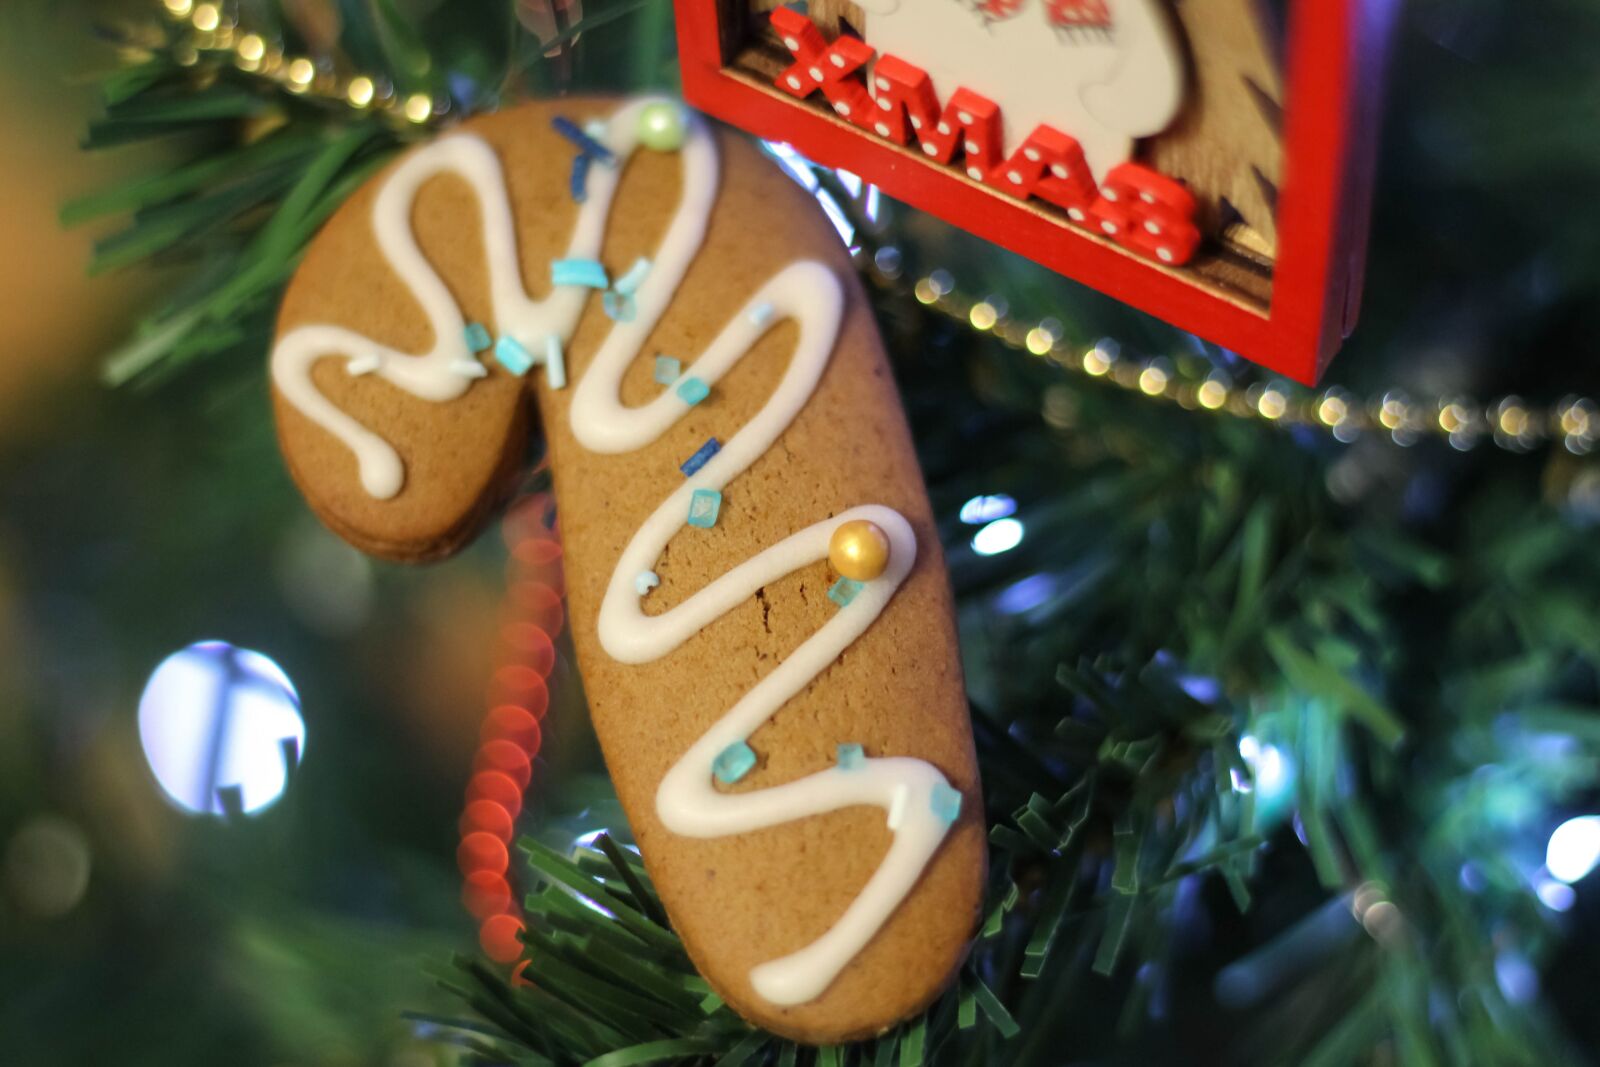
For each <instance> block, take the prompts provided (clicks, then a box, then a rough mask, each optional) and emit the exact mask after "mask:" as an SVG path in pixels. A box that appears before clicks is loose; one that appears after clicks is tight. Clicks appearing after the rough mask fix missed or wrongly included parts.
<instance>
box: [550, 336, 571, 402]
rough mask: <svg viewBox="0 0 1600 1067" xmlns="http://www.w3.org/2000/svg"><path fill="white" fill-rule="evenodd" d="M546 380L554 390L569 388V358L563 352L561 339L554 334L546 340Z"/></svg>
mask: <svg viewBox="0 0 1600 1067" xmlns="http://www.w3.org/2000/svg"><path fill="white" fill-rule="evenodd" d="M544 378H545V381H547V382H549V383H550V388H552V389H565V388H566V387H567V357H566V356H565V355H563V354H562V352H561V338H559V337H557V336H556V335H555V334H553V333H552V334H547V335H546V336H545V339H544Z"/></svg>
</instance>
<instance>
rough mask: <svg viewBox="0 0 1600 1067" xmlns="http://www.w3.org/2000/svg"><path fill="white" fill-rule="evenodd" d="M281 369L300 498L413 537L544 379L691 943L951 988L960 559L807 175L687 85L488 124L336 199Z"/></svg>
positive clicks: (861, 984)
mask: <svg viewBox="0 0 1600 1067" xmlns="http://www.w3.org/2000/svg"><path fill="white" fill-rule="evenodd" d="M272 379H273V384H274V407H275V410H276V413H277V418H278V427H279V438H280V441H281V444H282V447H283V452H284V456H285V458H286V460H287V462H288V465H289V468H290V470H291V472H292V473H293V475H294V478H295V480H296V482H297V483H298V484H299V485H300V487H301V489H302V490H303V491H304V493H305V495H306V498H307V499H308V500H309V501H310V503H311V505H312V507H313V508H314V509H315V510H316V512H317V513H318V514H319V515H320V516H321V517H322V518H323V520H324V521H326V522H327V523H328V524H329V525H330V526H331V527H332V528H333V529H335V530H336V531H338V532H339V533H340V534H342V535H343V536H344V537H346V538H347V539H349V540H350V541H351V542H353V543H354V544H356V545H358V546H360V547H362V548H365V549H367V550H369V551H372V552H375V553H378V554H381V555H385V556H389V557H392V558H398V559H426V558H432V557H436V556H440V555H443V554H447V553H448V552H450V551H452V550H454V549H455V548H457V547H459V546H460V545H462V544H463V543H465V541H466V540H467V539H468V538H470V537H471V536H472V534H473V533H474V532H475V531H476V530H477V529H478V528H479V526H480V525H481V524H482V523H483V521H484V520H485V518H486V516H487V515H488V514H489V512H490V510H491V509H492V508H493V507H494V505H495V504H496V503H497V502H498V501H499V500H500V499H501V498H502V496H503V494H504V493H505V492H506V491H507V487H508V484H509V482H510V480H511V478H512V476H513V475H514V474H515V472H516V469H517V467H518V465H519V464H520V462H521V460H522V458H523V451H524V448H525V444H526V437H527V435H528V434H529V432H530V428H531V426H532V423H533V421H534V420H533V417H532V410H531V409H532V408H533V407H534V406H535V405H536V407H537V417H538V422H539V424H540V426H541V427H542V431H543V434H544V436H545V438H546V440H547V443H548V448H549V453H550V459H551V467H552V472H553V476H554V488H555V494H556V499H557V504H558V507H559V514H560V517H561V531H562V538H563V549H564V553H565V558H566V582H567V592H568V598H569V607H570V614H571V621H572V626H571V629H572V634H573V640H574V643H575V646H576V650H577V657H578V664H579V668H580V670H581V671H582V674H583V677H584V683H585V689H586V692H587V694H588V697H589V701H590V705H591V709H592V714H593V717H594V723H595V728H596V731H597V733H598V735H599V738H600V741H601V745H602V747H603V749H604V751H605V756H606V762H607V764H608V766H609V768H610V770H611V773H612V776H613V778H614V780H615V782H616V787H617V791H618V795H619V796H620V797H621V799H622V802H623V804H624V807H625V809H626V810H627V812H628V816H629V819H630V821H631V824H632V829H633V832H634V834H635V836H636V838H637V840H638V842H639V844H640V847H641V851H642V854H643V856H644V859H645V863H646V865H647V867H648V869H649V871H650V873H651V876H652V878H653V880H654V882H655V884H656V887H657V889H658V890H659V892H660V894H661V898H662V900H663V902H664V903H665V904H666V906H667V910H668V913H669V915H670V917H671V920H672V923H673V925H674V927H675V929H676V930H677V931H678V932H679V934H680V935H681V936H682V938H683V941H684V943H685V945H686V946H687V947H688V950H689V952H690V954H691V955H692V957H693V958H694V960H695V962H696V965H697V966H698V967H699V968H700V970H701V972H702V973H703V974H704V975H705V977H706V979H707V980H708V981H709V982H710V983H711V985H712V986H713V987H714V988H715V989H716V990H717V992H718V993H719V994H720V995H721V996H722V997H723V998H724V999H725V1000H726V1001H727V1002H728V1003H729V1004H731V1005H732V1006H733V1007H735V1008H736V1009H737V1010H738V1011H739V1012H740V1013H741V1014H743V1015H744V1016H745V1017H746V1018H748V1019H750V1020H752V1021H753V1022H755V1023H757V1024H759V1025H761V1026H764V1027H767V1028H769V1029H771V1030H773V1031H776V1032H778V1033H781V1034H784V1035H788V1036H791V1037H795V1038H798V1039H801V1040H805V1041H812V1042H818V1043H824V1042H827V1043H831V1042H837V1041H842V1040H847V1039H854V1038H862V1037H868V1036H871V1035H873V1034H876V1033H878V1032H881V1031H882V1030H884V1029H886V1028H887V1027H889V1026H891V1025H892V1024H894V1023H895V1022H897V1021H899V1020H900V1019H903V1018H906V1017H907V1016H909V1015H912V1014H914V1013H915V1012H917V1011H918V1010H920V1009H921V1008H922V1007H924V1006H925V1005H926V1004H927V1003H928V1002H929V1001H930V1000H932V999H933V997H935V996H936V995H937V994H938V993H939V991H940V990H941V989H943V988H944V987H945V985H946V984H947V983H948V982H949V980H950V979H951V978H952V976H953V975H954V973H955V971H956V969H957V967H958V966H959V965H960V963H961V960H962V958H963V957H964V955H965V953H966V950H967V946H968V944H969V941H970V939H971V937H972V935H973V932H974V929H975V925H976V922H977V919H978V911H979V904H980V896H981V891H982V883H983V880H984V879H983V873H984V838H983V820H982V811H981V807H980V798H979V792H978V776H977V767H976V762H975V758H974V755H973V749H972V738H971V732H970V726H969V724H968V721H967V709H966V701H965V697H964V695H963V688H962V683H961V670H960V663H959V659H958V655H957V648H956V639H955V628H954V623H953V616H952V609H951V600H950V591H949V587H948V583H947V581H946V578H945V574H944V567H943V561H942V559H941V556H940V551H939V544H938V540H937V538H936V535H935V531H934V526H933V520H932V516H931V513H930V509H929V505H928V501H927V497H926V493H925V491H924V489H923V488H922V483H921V477H920V472H919V470H918V467H917V462H916V457H915V454H914V452H913V451H912V447H911V442H910V438H909V434H908V432H907V429H906V425H905V419H904V416H903V414H902V412H901V410H900V406H899V401H898V398H897V396H896V393H895V389H894V385H893V382H892V380H891V378H890V374H889V370H888V367H887V365H886V362H885V359H884V355H883V352H882V347H881V344H880V341H879V339H878V336H877V332H876V328H875V326H874V324H873V321H872V317H871V314H870V311H869V309H868V307H867V306H866V302H865V299H864V296H863V294H862V292H861V290H860V286H859V284H858V282H857V281H856V280H855V277H854V274H853V272H852V270H851V266H850V262H849V259H848V256H847V255H846V253H845V251H844V249H843V248H841V247H840V245H839V242H838V239H837V237H836V235H835V234H834V233H833V231H832V229H831V227H830V225H829V223H828V222H827V220H826V219H825V218H824V217H823V216H822V214H821V212H820V211H819V210H818V209H817V206H816V204H815V203H814V202H813V201H812V200H811V199H810V197H809V196H808V195H807V194H806V193H805V192H804V190H802V189H800V188H799V187H798V186H796V185H794V184H793V183H791V182H789V181H788V180H787V179H786V178H784V177H783V176H782V175H781V174H780V173H779V172H778V170H777V169H776V168H775V167H774V166H772V165H771V164H770V163H769V162H768V161H767V160H766V159H765V158H763V157H762V155H761V153H760V152H759V151H758V150H757V149H756V148H755V147H754V146H753V145H751V144H750V143H749V142H747V141H744V140H742V139H739V138H736V137H731V136H728V135H726V134H722V133H719V132H717V131H715V130H713V129H712V128H710V127H709V126H708V125H707V124H706V123H704V122H703V121H702V120H700V119H699V118H697V117H694V116H692V115H688V114H686V113H684V112H683V111H681V110H680V109H679V108H678V106H677V105H676V104H674V103H670V102H667V101H660V100H656V101H632V102H626V103H622V104H617V103H615V102H611V101H577V100H568V101H562V102H560V103H558V104H557V103H548V104H529V105H524V106H521V107H517V108H515V109H511V110H508V111H505V112H501V113H499V114H496V115H491V116H486V117H483V118H478V119H474V120H472V121H471V122H468V123H466V124H465V125H463V126H462V127H461V128H460V129H459V130H458V131H456V132H452V133H449V134H446V135H444V136H442V137H440V138H439V139H438V140H436V141H434V142H432V143H431V144H428V145H426V146H423V147H420V148H417V149H414V150H412V151H411V152H409V153H408V154H406V155H405V156H404V157H403V158H402V159H400V160H399V161H398V162H397V163H395V164H394V165H393V166H391V167H390V168H389V169H388V170H386V171H385V172H384V173H383V174H381V175H379V176H378V177H377V178H375V179H374V180H373V181H372V182H371V183H369V185H368V186H367V187H366V188H364V189H363V190H361V191H360V192H358V193H357V194H356V195H355V196H354V197H352V198H351V200H350V202H349V203H347V204H346V205H344V207H343V208H341V210H340V211H339V212H337V213H336V214H335V215H334V217H333V218H332V219H331V220H330V221H329V223H328V224H327V226H326V227H325V229H324V231H323V232H322V233H321V234H320V235H319V236H318V237H317V238H316V240H315V241H314V242H313V244H312V246H311V248H310V249H309V251H308V252H307V254H306V257H305V260H304V263H303V264H302V266H301V268H300V270H299V272H298V273H297V274H296V276H295V278H294V280H293V282H292V283H291V285H290V287H289V290H288V293H287V295H286V296H285V299H284V304H283V309H282V313H281V316H280V320H279V328H278V340H277V342H276V345H275V348H274V350H273V354H272Z"/></svg>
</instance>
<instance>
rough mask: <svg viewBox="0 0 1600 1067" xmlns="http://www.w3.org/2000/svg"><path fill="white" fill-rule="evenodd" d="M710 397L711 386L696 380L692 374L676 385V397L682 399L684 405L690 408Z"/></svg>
mask: <svg viewBox="0 0 1600 1067" xmlns="http://www.w3.org/2000/svg"><path fill="white" fill-rule="evenodd" d="M710 395H711V386H709V385H707V384H706V383H705V382H703V381H701V380H700V379H699V378H696V377H695V376H694V375H692V374H691V375H689V377H687V378H685V379H684V380H683V381H681V382H679V383H678V396H680V397H681V398H682V399H683V402H684V403H685V404H689V405H691V406H692V405H695V404H698V403H700V401H702V400H704V399H705V398H706V397H708V396H710Z"/></svg>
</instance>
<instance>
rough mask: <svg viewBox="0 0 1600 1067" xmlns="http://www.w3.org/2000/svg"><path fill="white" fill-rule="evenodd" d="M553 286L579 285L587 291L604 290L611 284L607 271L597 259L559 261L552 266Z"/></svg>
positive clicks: (551, 280)
mask: <svg viewBox="0 0 1600 1067" xmlns="http://www.w3.org/2000/svg"><path fill="white" fill-rule="evenodd" d="M550 282H551V284H552V285H579V286H583V287H584V288H586V289H604V288H605V287H606V286H608V285H610V284H611V282H610V280H609V279H607V278H606V269H605V267H603V266H601V264H600V261H599V260H597V259H557V260H554V261H552V262H551V264H550Z"/></svg>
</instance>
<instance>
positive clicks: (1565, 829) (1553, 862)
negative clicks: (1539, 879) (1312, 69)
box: [1544, 815, 1600, 884]
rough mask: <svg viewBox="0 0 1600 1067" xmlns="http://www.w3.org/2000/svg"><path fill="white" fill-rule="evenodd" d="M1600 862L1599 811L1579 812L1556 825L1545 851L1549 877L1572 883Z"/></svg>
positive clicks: (1545, 863) (1545, 862)
mask: <svg viewBox="0 0 1600 1067" xmlns="http://www.w3.org/2000/svg"><path fill="white" fill-rule="evenodd" d="M1597 863H1600V815H1580V816H1579V817H1578V818H1576V819H1568V820H1567V821H1566V822H1564V823H1562V824H1561V825H1560V826H1558V827H1556V831H1555V833H1553V834H1551V835H1550V844H1549V845H1548V846H1546V848H1545V852H1544V865H1545V869H1546V870H1548V871H1549V872H1550V876H1551V877H1552V878H1556V879H1559V880H1560V881H1563V882H1566V883H1568V884H1571V883H1573V882H1576V881H1578V879H1580V878H1582V877H1583V876H1584V875H1586V874H1588V873H1589V872H1590V871H1592V870H1594V868H1595V865H1596V864H1597Z"/></svg>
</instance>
